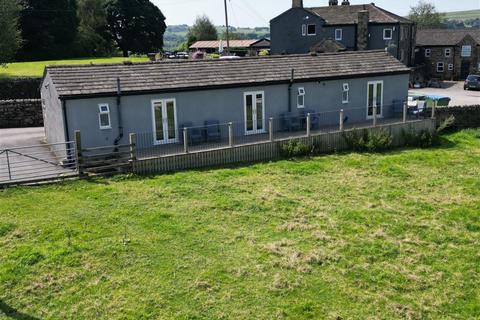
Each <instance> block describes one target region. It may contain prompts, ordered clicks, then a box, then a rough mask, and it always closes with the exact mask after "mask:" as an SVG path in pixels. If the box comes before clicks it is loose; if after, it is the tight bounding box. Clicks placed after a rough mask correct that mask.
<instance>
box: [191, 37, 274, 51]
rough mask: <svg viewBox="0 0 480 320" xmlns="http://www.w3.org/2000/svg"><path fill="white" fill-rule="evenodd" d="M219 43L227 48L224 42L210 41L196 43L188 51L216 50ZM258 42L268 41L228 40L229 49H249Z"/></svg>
mask: <svg viewBox="0 0 480 320" xmlns="http://www.w3.org/2000/svg"><path fill="white" fill-rule="evenodd" d="M220 41H222V42H223V46H224V47H226V46H227V41H226V40H211V41H197V42H195V43H194V44H192V45H191V46H190V49H216V48H218V47H219V46H220ZM260 41H268V42H270V40H268V39H260V40H259V39H255V40H230V47H231V48H250V46H252V45H254V44H256V43H257V42H260Z"/></svg>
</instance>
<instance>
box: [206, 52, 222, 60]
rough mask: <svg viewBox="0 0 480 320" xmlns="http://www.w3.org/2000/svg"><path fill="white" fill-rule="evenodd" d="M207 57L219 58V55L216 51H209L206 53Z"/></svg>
mask: <svg viewBox="0 0 480 320" xmlns="http://www.w3.org/2000/svg"><path fill="white" fill-rule="evenodd" d="M207 58H208V59H220V55H219V54H218V53H211V54H209V55H207Z"/></svg>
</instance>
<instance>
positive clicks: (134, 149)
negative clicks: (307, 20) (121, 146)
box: [128, 133, 137, 161]
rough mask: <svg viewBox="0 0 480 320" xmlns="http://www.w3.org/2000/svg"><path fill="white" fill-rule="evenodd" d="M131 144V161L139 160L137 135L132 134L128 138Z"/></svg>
mask: <svg viewBox="0 0 480 320" xmlns="http://www.w3.org/2000/svg"><path fill="white" fill-rule="evenodd" d="M128 140H129V143H130V160H131V161H135V160H137V135H136V134H135V133H130V135H129V137H128Z"/></svg>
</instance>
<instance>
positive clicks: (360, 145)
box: [343, 129, 393, 152]
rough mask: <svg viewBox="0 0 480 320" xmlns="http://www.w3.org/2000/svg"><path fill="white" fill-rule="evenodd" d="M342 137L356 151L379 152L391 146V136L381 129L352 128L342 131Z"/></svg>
mask: <svg viewBox="0 0 480 320" xmlns="http://www.w3.org/2000/svg"><path fill="white" fill-rule="evenodd" d="M343 139H344V140H345V142H346V143H347V146H348V148H349V149H350V150H353V151H357V152H381V151H385V150H388V149H390V148H391V147H392V143H393V138H392V136H391V135H390V134H389V133H388V132H386V131H385V130H383V129H380V130H371V131H369V130H366V129H363V130H353V131H350V132H344V133H343Z"/></svg>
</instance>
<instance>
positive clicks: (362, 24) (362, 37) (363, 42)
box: [357, 10, 370, 50]
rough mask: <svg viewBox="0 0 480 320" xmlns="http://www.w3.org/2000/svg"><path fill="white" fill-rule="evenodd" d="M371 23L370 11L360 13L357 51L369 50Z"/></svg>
mask: <svg viewBox="0 0 480 320" xmlns="http://www.w3.org/2000/svg"><path fill="white" fill-rule="evenodd" d="M369 21H370V13H369V12H368V10H362V11H359V12H358V24H357V50H367V49H368V22H369Z"/></svg>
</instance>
